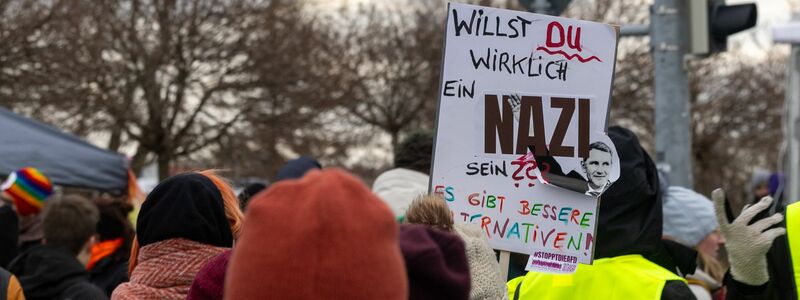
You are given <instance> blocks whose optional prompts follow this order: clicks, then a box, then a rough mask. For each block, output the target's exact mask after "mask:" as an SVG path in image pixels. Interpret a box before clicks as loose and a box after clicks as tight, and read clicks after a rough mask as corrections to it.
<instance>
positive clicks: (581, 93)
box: [431, 3, 619, 272]
mask: <svg viewBox="0 0 800 300" xmlns="http://www.w3.org/2000/svg"><path fill="white" fill-rule="evenodd" d="M447 10H448V16H447V23H446V35H445V48H444V54H443V64H442V66H443V68H442V77H441V84H440V90H439V93H440V94H439V106H438V111H437V125H436V126H437V131H436V142H435V148H434V161H433V168H432V172H431V190H432V192H433V193H437V194H440V195H442V196H443V198H444V199H445V200H446V201H447V203H448V205H449V206H450V208H451V210H452V212H453V216H454V218H455V220H456V221H457V222H469V223H474V224H477V225H479V226H481V228H482V230H483V231H484V232H485V233H486V236H487V237H488V239H489V242H490V244H491V246H492V247H493V248H495V249H500V250H506V251H512V252H518V253H526V254H531V255H532V261H531V264H532V265H533V268H535V269H538V270H545V271H551V272H571V271H573V270H574V268H575V266H576V263H585V264H589V263H591V262H592V252H593V250H594V244H595V240H594V234H595V224H596V223H597V208H598V199H597V196H598V195H599V194H600V193H602V191H603V190H605V189H606V188H607V187H608V186H609V185H610V184H611V183H613V181H614V180H616V179H617V178H618V177H619V163H618V162H619V159H618V157H617V153H616V150H615V149H614V144H613V143H611V140H610V139H609V138H608V137H607V136H606V134H605V128H606V119H607V115H608V109H609V102H610V99H609V98H610V94H611V84H612V79H613V73H614V62H615V58H616V45H617V37H618V35H617V31H616V29H615V28H614V27H612V26H609V25H605V24H600V23H593V22H586V21H580V20H572V19H566V18H559V17H552V16H545V15H538V14H532V13H525V12H518V11H509V10H502V9H494V8H488V7H480V6H473V5H466V4H455V3H451V4H449V5H448V9H447ZM565 188H567V189H565ZM568 189H569V190H568Z"/></svg>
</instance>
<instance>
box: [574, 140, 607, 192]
mask: <svg viewBox="0 0 800 300" xmlns="http://www.w3.org/2000/svg"><path fill="white" fill-rule="evenodd" d="M612 157H613V154H612V152H611V148H610V147H608V145H606V144H605V143H603V142H594V143H591V144H589V157H587V158H586V159H584V160H583V162H581V166H583V171H584V172H585V173H586V178H587V179H588V180H587V181H588V182H589V184H588V189H587V190H586V193H585V194H586V195H587V196H592V197H598V196H600V194H601V193H603V191H605V190H606V189H607V188H608V187H609V186H610V185H611V183H612V182H611V180H610V175H611V165H612V164H613V163H614V162H613V159H612Z"/></svg>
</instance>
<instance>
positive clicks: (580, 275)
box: [508, 127, 694, 299]
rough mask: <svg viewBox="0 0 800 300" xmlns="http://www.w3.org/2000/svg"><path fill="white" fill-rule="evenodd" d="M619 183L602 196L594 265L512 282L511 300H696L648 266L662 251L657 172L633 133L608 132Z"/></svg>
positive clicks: (659, 269) (679, 284)
mask: <svg viewBox="0 0 800 300" xmlns="http://www.w3.org/2000/svg"><path fill="white" fill-rule="evenodd" d="M609 136H610V137H611V140H612V141H613V142H614V145H615V147H616V149H617V151H618V152H619V153H618V154H619V159H620V177H619V179H618V180H617V181H616V182H614V184H613V185H611V187H609V189H608V190H606V192H605V193H603V195H602V196H601V201H600V209H599V216H598V218H599V219H598V224H597V235H596V238H595V242H596V244H595V252H594V258H595V259H594V261H593V264H592V265H582V264H579V265H578V267H577V270H576V271H575V273H573V274H568V275H561V274H547V273H540V272H528V273H527V275H525V276H522V277H518V278H515V279H513V280H511V281H509V282H508V291H509V298H510V299H694V295H693V294H692V292H691V290H689V287H688V286H687V285H686V281H685V280H684V279H683V278H681V277H679V276H677V275H675V274H673V273H672V272H670V271H669V270H667V269H664V268H663V267H661V266H659V265H657V264H655V263H653V262H651V261H649V260H647V259H646V258H645V257H647V256H649V255H653V254H655V253H656V252H658V251H659V249H660V247H661V235H662V232H661V225H662V224H661V222H662V215H661V210H662V207H661V192H660V190H659V180H658V171H657V170H656V166H655V164H654V163H653V161H652V160H651V159H650V156H648V155H647V153H646V152H645V151H644V149H642V147H641V145H640V144H639V140H638V138H637V137H636V135H635V134H633V132H631V131H630V130H627V129H624V128H621V127H611V128H609Z"/></svg>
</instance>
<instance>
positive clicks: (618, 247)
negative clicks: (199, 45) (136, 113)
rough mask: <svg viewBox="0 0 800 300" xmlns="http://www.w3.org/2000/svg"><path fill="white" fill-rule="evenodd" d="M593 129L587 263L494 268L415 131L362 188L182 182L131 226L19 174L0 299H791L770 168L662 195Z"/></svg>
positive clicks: (148, 204) (115, 211) (662, 187)
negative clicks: (725, 186)
mask: <svg viewBox="0 0 800 300" xmlns="http://www.w3.org/2000/svg"><path fill="white" fill-rule="evenodd" d="M609 136H610V138H611V140H612V141H613V142H614V144H615V147H616V149H617V150H618V152H619V159H620V168H621V171H620V174H621V175H620V177H619V179H618V180H617V181H616V182H615V183H614V184H613V185H611V186H610V187H609V188H608V190H606V191H605V192H604V193H603V194H602V196H601V197H602V198H601V199H602V201H601V202H600V208H599V219H598V224H597V233H596V246H595V249H594V257H595V260H594V263H593V264H592V265H579V266H578V269H577V270H576V271H575V273H573V274H548V273H541V272H525V271H524V264H525V261H524V259H522V260H521V259H513V258H512V260H511V265H510V266H507V268H506V266H502V268H501V266H500V264H499V263H498V253H497V252H496V251H495V250H493V249H492V248H491V247H490V245H489V241H488V239H487V237H486V235H485V233H484V231H483V230H482V229H481V228H479V227H478V225H476V224H470V223H462V222H455V221H454V219H453V215H452V213H451V211H450V209H449V208H448V205H447V203H446V202H445V201H444V200H443V199H442V198H440V197H439V196H437V195H433V194H427V193H428V181H429V174H428V172H429V170H430V166H431V153H432V148H433V136H432V134H431V133H429V132H417V133H413V134H411V135H410V136H408V137H407V138H406V139H405V140H404V141H403V142H402V143H401V144H400V145H399V146H398V147H397V149H396V151H395V152H396V153H395V162H394V168H393V169H391V170H388V171H386V172H384V173H382V174H381V175H380V176H378V177H377V178H376V179H375V181H374V184H373V186H372V187H371V188H370V187H368V186H366V185H365V184H364V183H363V181H361V180H360V179H358V178H357V177H356V176H354V175H352V174H350V173H348V172H347V171H345V170H342V169H338V168H323V166H322V165H321V164H320V163H319V162H317V161H316V160H314V159H313V158H309V157H301V158H298V159H295V160H292V161H289V162H288V163H287V164H286V165H284V166H283V167H282V168H281V169H280V170H279V172H278V174H276V176H275V177H274V178H273V179H274V182H272V183H270V184H268V185H267V184H252V185H250V186H247V187H245V188H244V189H243V190H242V192H241V193H240V194H239V195H236V193H235V192H234V189H233V188H232V187H231V185H230V184H229V183H228V182H227V181H226V179H224V178H222V177H221V176H219V175H218V174H216V173H215V172H213V171H201V172H189V173H183V174H178V175H175V176H172V177H170V178H168V179H166V180H164V181H162V182H160V183H159V184H158V185H157V186H156V187H155V188H154V189H153V190H152V191H151V192H150V193H149V194H148V195H147V198H146V199H145V201H144V202H143V204H142V205H141V207H140V208H139V210H138V215H137V216H136V219H135V220H136V223H135V224H136V225H135V228H134V226H133V225H132V224H131V222H130V220H129V218H128V216H129V215H130V214H131V212H132V211H133V210H134V207H133V206H132V205H131V204H130V203H128V202H126V201H121V200H118V199H113V198H109V197H96V198H95V199H87V198H86V197H84V196H80V195H75V194H65V193H63V192H58V191H56V192H54V188H53V184H52V183H51V182H50V180H49V179H48V178H47V176H46V174H44V173H42V172H41V171H39V170H37V169H35V168H31V167H26V168H23V169H20V170H18V171H16V172H14V173H12V174H11V175H10V176H9V177H8V178H7V179H6V180H5V182H4V183H3V185H2V191H3V192H2V200H3V201H0V243H2V244H0V299H1V298H4V297H5V298H6V299H108V298H110V299H515V300H516V299H701V300H705V299H797V295H798V289H799V288H798V286H800V285H798V284H797V283H798V282H800V281H798V280H800V276H796V275H795V271H793V270H795V266H797V267H800V241H798V238H797V236H793V235H792V234H791V232H792V231H791V230H794V232H795V233H796V232H797V229H794V228H795V227H794V226H797V225H800V215H798V213H797V212H800V206H794V205H788V206H787V205H786V204H785V203H783V199H782V196H781V193H780V190H781V187H782V186H783V184H784V183H783V178H782V177H781V176H780V175H779V174H756V176H754V180H753V184H752V197H753V201H752V202H753V203H751V205H748V206H746V207H745V208H744V209H743V210H742V212H741V214H739V215H738V216H736V215H734V214H733V213H732V211H731V208H730V207H729V206H727V205H726V200H725V193H724V191H722V190H717V191H714V193H713V194H712V195H711V198H712V199H713V200H711V199H709V198H707V197H706V196H704V195H701V194H699V193H696V192H694V191H692V190H690V189H686V188H682V187H676V186H670V185H669V183H668V182H667V180H666V178H665V176H664V174H663V173H660V172H659V170H658V169H657V168H656V165H655V164H654V163H653V161H652V160H651V158H650V157H649V155H648V154H647V153H646V152H645V151H644V149H643V148H642V147H641V145H640V144H639V140H638V138H637V137H636V135H634V134H633V133H632V132H631V131H629V130H627V129H624V128H620V127H611V128H610V129H609ZM784 216H785V217H784ZM784 220H785V221H784ZM787 229H788V230H789V233H790V234H788V235H786V234H785V233H786V232H787ZM792 246H795V247H794V248H792ZM723 249H724V251H723ZM791 250H795V251H794V252H792V251H791ZM721 253H724V255H723V254H721ZM503 269H507V270H508V272H503V271H502V270H503ZM505 273H508V275H507V276H506V274H505Z"/></svg>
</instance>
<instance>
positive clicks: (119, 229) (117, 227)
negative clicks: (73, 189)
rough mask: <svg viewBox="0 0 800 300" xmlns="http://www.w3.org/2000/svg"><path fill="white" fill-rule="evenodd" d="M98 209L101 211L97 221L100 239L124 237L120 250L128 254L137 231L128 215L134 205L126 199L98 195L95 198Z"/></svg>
mask: <svg viewBox="0 0 800 300" xmlns="http://www.w3.org/2000/svg"><path fill="white" fill-rule="evenodd" d="M94 203H95V204H96V205H97V209H98V210H99V212H100V220H99V221H98V222H97V234H98V236H99V239H100V241H101V242H102V241H108V240H114V239H119V238H121V239H122V246H121V247H120V250H118V251H123V252H121V253H123V255H128V254H129V253H128V252H129V251H130V249H131V244H132V242H133V236H134V234H135V231H134V229H133V224H131V221H130V220H129V219H128V215H129V214H130V213H131V211H133V205H131V204H130V203H128V202H125V201H119V200H114V199H112V198H109V197H97V198H95V199H94Z"/></svg>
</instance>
